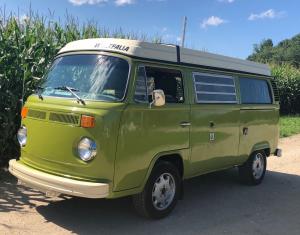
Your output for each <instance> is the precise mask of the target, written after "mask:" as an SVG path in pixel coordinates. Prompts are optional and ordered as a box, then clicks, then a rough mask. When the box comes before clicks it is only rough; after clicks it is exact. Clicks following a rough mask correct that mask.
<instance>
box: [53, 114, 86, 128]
mask: <svg viewBox="0 0 300 235" xmlns="http://www.w3.org/2000/svg"><path fill="white" fill-rule="evenodd" d="M49 120H50V121H53V122H60V123H66V124H73V125H79V120H80V117H79V116H78V115H73V114H61V113H50V115H49Z"/></svg>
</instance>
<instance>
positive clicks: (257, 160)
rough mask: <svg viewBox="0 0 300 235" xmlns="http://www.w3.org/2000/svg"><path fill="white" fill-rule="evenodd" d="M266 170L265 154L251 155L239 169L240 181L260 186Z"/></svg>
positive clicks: (255, 153) (256, 153)
mask: <svg viewBox="0 0 300 235" xmlns="http://www.w3.org/2000/svg"><path fill="white" fill-rule="evenodd" d="M266 168H267V158H266V154H265V153H264V152H263V151H258V152H254V153H252V154H251V156H250V158H249V159H248V161H247V162H246V163H245V164H244V165H242V166H240V167H239V175H240V178H241V181H242V182H243V183H246V184H250V185H258V184H260V183H261V182H262V181H263V179H264V176H265V173H266Z"/></svg>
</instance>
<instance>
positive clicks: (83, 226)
mask: <svg viewBox="0 0 300 235" xmlns="http://www.w3.org/2000/svg"><path fill="white" fill-rule="evenodd" d="M237 179H238V177H237V171H236V170H234V169H232V170H228V171H223V172H218V173H214V174H209V175H205V176H201V177H197V178H194V179H191V180H188V181H186V182H185V196H184V200H182V201H179V202H178V205H177V207H176V209H175V210H174V211H173V213H172V214H171V215H170V216H169V217H167V218H165V219H162V220H157V221H154V220H147V219H144V218H142V217H139V216H137V215H136V214H135V212H134V210H133V208H132V205H131V199H130V198H121V199H115V200H95V199H83V198H66V199H64V198H61V199H60V200H56V201H51V200H48V199H47V198H45V197H43V196H42V194H39V193H38V192H36V191H33V192H31V193H33V195H34V197H35V198H34V200H38V201H39V200H41V202H43V203H42V205H38V206H37V207H36V210H37V212H38V213H40V214H41V215H42V216H43V217H44V218H45V220H46V221H48V222H51V223H54V224H56V225H57V226H60V227H62V228H64V229H66V230H68V231H70V232H73V233H77V234H119V233H122V234H155V233H157V234H200V233H201V234H221V233H222V234H254V233H256V234H284V233H287V232H288V234H299V231H300V223H299V221H300V176H297V175H290V174H284V173H279V172H274V171H268V172H267V175H266V178H265V181H264V182H263V184H261V185H259V186H256V187H253V186H244V185H241V184H240V183H239V182H238V181H237ZM4 185H7V184H4ZM6 187H7V190H8V192H7V193H6V194H5V195H4V196H8V197H9V198H8V199H5V198H4V199H5V200H7V201H9V202H10V203H11V204H14V203H15V202H17V204H16V205H17V206H9V207H6V206H5V205H4V206H2V203H1V205H0V208H1V207H3V208H2V210H6V211H9V210H18V208H19V206H20V205H23V204H27V203H29V205H30V202H31V201H32V199H31V195H30V194H29V195H26V196H23V194H22V195H21V193H20V191H16V190H15V189H14V187H15V186H14V185H13V182H12V185H7V186H6ZM10 190H11V191H10ZM0 200H3V196H1V197H0ZM18 203H19V204H18ZM18 205H19V206H18ZM31 206H35V204H34V203H32V204H31ZM0 211H1V209H0Z"/></svg>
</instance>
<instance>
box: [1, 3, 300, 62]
mask: <svg viewBox="0 0 300 235" xmlns="http://www.w3.org/2000/svg"><path fill="white" fill-rule="evenodd" d="M30 3H31V8H32V9H33V10H34V11H39V12H40V13H41V14H43V15H46V16H49V10H51V12H54V15H55V17H56V18H61V19H64V16H65V14H66V11H68V13H69V14H71V15H73V16H75V17H78V19H79V20H80V21H81V22H85V21H87V20H94V21H96V22H98V24H99V25H101V26H105V27H107V28H112V29H113V28H119V27H122V28H123V30H124V31H133V32H138V33H139V32H142V33H146V34H147V35H149V36H151V35H156V34H157V35H162V36H163V38H164V40H165V41H167V42H170V43H179V40H180V35H181V29H182V20H183V17H184V16H187V17H188V25H187V35H186V47H189V48H193V49H201V50H202V49H204V50H207V51H209V52H213V53H218V54H223V55H228V56H234V57H239V58H246V57H247V56H248V55H249V54H251V52H252V49H253V44H254V43H258V42H260V41H261V40H262V39H265V38H271V39H273V42H274V43H278V42H279V41H281V40H283V39H286V38H290V37H292V36H294V35H296V34H298V33H300V27H299V25H300V17H299V9H300V1H299V0H42V1H41V0H31V1H30V0H6V1H5V0H0V7H2V8H3V7H4V6H5V7H6V11H10V10H12V11H13V12H15V13H17V12H19V15H20V16H23V15H25V14H26V12H28V9H29V5H30Z"/></svg>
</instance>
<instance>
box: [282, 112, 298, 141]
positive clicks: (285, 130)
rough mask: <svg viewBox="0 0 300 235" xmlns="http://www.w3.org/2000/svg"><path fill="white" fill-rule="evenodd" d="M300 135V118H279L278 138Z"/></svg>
mask: <svg viewBox="0 0 300 235" xmlns="http://www.w3.org/2000/svg"><path fill="white" fill-rule="evenodd" d="M295 134H300V116H283V117H281V118H280V137H288V136H291V135H295Z"/></svg>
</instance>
